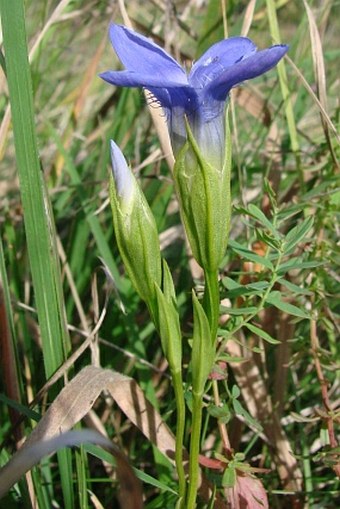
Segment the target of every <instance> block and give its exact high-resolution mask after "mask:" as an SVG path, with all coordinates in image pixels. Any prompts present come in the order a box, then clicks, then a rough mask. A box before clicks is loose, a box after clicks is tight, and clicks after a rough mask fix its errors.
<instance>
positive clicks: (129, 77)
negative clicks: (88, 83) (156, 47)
mask: <svg viewBox="0 0 340 509" xmlns="http://www.w3.org/2000/svg"><path fill="white" fill-rule="evenodd" d="M99 76H100V77H101V78H102V79H103V80H104V81H107V82H108V83H111V85H118V86H121V87H146V88H150V87H178V83H177V82H176V81H170V80H169V79H167V78H164V77H163V76H161V75H159V74H157V73H155V74H153V75H147V74H145V73H138V72H134V71H105V72H103V73H101V74H99ZM185 86H187V87H189V85H185Z"/></svg>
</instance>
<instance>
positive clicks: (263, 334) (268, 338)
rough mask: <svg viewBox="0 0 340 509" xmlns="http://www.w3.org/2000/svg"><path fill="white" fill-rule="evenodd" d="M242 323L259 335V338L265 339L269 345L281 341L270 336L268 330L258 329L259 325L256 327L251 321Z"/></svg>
mask: <svg viewBox="0 0 340 509" xmlns="http://www.w3.org/2000/svg"><path fill="white" fill-rule="evenodd" d="M244 325H245V327H247V329H249V330H250V331H251V332H253V333H254V334H256V335H257V336H260V338H262V339H264V340H265V341H267V343H270V344H271V345H278V344H279V343H281V341H278V340H277V339H274V338H273V337H272V336H270V334H268V332H266V331H264V330H262V329H260V328H259V327H256V325H253V324H251V323H245V324H244Z"/></svg>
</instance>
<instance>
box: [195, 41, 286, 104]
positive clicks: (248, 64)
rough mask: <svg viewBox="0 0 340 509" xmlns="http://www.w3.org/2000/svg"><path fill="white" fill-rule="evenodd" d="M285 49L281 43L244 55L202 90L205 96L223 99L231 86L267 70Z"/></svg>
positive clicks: (281, 55) (276, 61)
mask: <svg viewBox="0 0 340 509" xmlns="http://www.w3.org/2000/svg"><path fill="white" fill-rule="evenodd" d="M287 51H288V46H287V45H284V44H282V45H277V46H272V47H271V48H268V49H265V50H262V51H259V52H257V53H253V54H251V55H250V56H246V57H245V58H244V59H243V60H241V61H240V62H237V63H235V64H234V65H233V66H232V67H230V68H228V69H226V70H225V71H224V72H223V73H222V74H220V75H219V76H218V78H216V79H215V80H214V81H213V82H211V83H209V85H207V86H206V87H205V90H204V95H205V97H206V98H209V97H210V98H212V99H214V100H217V101H224V100H225V99H226V97H227V95H228V93H229V92H230V90H231V88H232V87H233V86H235V85H237V84H239V83H242V82H243V81H245V80H249V79H251V78H256V77H257V76H260V75H261V74H264V73H265V72H267V71H269V69H272V67H274V66H275V65H276V64H277V63H278V62H279V60H281V58H282V57H283V56H284V54H285V53H287Z"/></svg>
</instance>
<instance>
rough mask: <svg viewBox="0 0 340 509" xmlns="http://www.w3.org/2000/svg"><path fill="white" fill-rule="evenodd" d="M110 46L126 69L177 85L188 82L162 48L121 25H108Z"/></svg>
mask: <svg viewBox="0 0 340 509" xmlns="http://www.w3.org/2000/svg"><path fill="white" fill-rule="evenodd" d="M109 32H110V39H111V43H112V46H113V48H114V50H115V52H116V53H117V55H118V57H119V59H120V60H121V62H122V64H123V65H124V66H125V67H126V69H127V70H129V71H133V72H136V73H137V74H139V75H140V76H143V75H144V76H145V81H147V79H150V80H151V79H153V80H154V79H155V75H158V77H159V79H160V80H163V82H165V81H166V80H168V81H170V82H175V83H177V85H185V84H187V83H188V80H187V76H186V73H185V72H184V70H183V69H182V67H181V66H180V65H179V64H178V63H177V62H176V60H174V59H173V58H172V57H171V56H170V55H168V54H167V53H166V52H165V51H164V50H163V49H162V48H160V47H159V46H157V44H154V43H153V42H152V41H151V40H150V39H148V38H146V37H144V36H143V35H140V34H137V33H136V32H134V31H133V30H129V29H128V28H126V27H124V26H122V25H115V24H113V23H111V25H110V29H109Z"/></svg>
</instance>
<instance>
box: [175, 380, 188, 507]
mask: <svg viewBox="0 0 340 509" xmlns="http://www.w3.org/2000/svg"><path fill="white" fill-rule="evenodd" d="M172 384H173V387H174V391H175V398H176V410H177V426H176V442H175V447H176V448H175V463H176V469H177V475H178V490H179V498H180V508H183V509H184V503H185V492H186V481H185V472H184V464H183V441H184V430H185V401H184V394H183V383H182V373H181V372H180V371H176V372H173V373H172Z"/></svg>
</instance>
